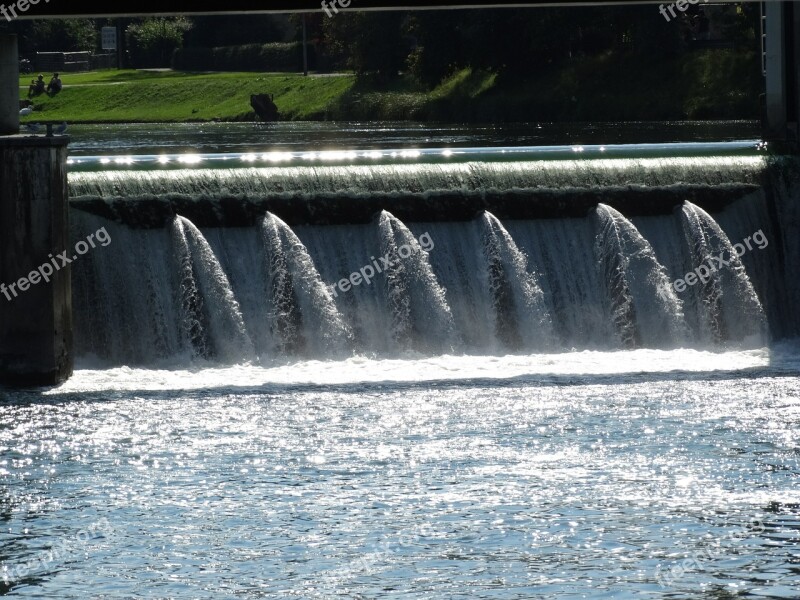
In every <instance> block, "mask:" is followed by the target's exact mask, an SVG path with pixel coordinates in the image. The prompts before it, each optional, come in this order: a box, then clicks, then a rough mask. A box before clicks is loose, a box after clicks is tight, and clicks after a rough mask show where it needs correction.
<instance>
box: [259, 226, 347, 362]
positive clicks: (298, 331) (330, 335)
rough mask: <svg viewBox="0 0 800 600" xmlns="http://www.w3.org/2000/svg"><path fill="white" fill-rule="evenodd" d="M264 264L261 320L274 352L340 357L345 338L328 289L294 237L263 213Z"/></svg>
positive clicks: (297, 239)
mask: <svg viewBox="0 0 800 600" xmlns="http://www.w3.org/2000/svg"><path fill="white" fill-rule="evenodd" d="M261 231H262V235H263V240H264V246H265V256H266V263H267V297H268V303H269V305H271V307H272V309H271V311H270V313H269V314H268V315H267V320H268V322H269V325H270V327H271V329H272V331H273V333H274V337H275V339H277V340H278V344H277V348H276V350H279V351H283V352H292V351H294V352H298V351H300V350H301V349H306V350H308V353H309V354H310V355H312V356H319V355H332V356H335V355H340V354H342V353H343V352H345V351H346V350H347V348H348V340H349V338H350V337H351V334H350V331H349V328H348V326H347V324H346V323H345V322H344V320H343V319H342V316H341V315H340V314H339V311H338V309H337V308H336V304H335V303H334V301H333V298H332V296H331V293H330V291H329V290H328V288H327V287H326V286H325V284H324V283H323V281H322V278H321V277H320V275H319V272H318V271H317V268H316V267H315V266H314V261H313V260H312V259H311V256H309V254H308V250H307V249H306V247H305V246H304V245H303V242H301V241H300V238H298V237H297V235H295V233H294V232H293V231H292V230H291V229H290V228H289V226H288V225H286V223H284V222H283V221H281V220H280V219H279V218H278V217H276V216H275V215H273V214H271V213H267V214H266V215H265V216H264V219H263V221H262V223H261Z"/></svg>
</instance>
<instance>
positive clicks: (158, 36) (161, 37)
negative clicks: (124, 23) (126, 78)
mask: <svg viewBox="0 0 800 600" xmlns="http://www.w3.org/2000/svg"><path fill="white" fill-rule="evenodd" d="M190 27H191V23H190V22H189V21H188V20H187V19H185V18H183V17H178V18H173V19H163V18H155V19H144V20H143V21H141V22H139V23H135V24H133V25H130V26H129V27H128V29H127V30H126V31H125V37H126V40H127V45H128V52H129V53H130V61H131V65H132V66H133V67H134V68H146V67H151V68H152V67H169V66H170V61H171V60H172V53H173V52H174V51H175V50H176V49H177V48H181V47H183V35H184V33H185V32H186V31H187V30H188V29H189V28H190Z"/></svg>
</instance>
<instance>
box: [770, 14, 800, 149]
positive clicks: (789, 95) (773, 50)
mask: <svg viewBox="0 0 800 600" xmlns="http://www.w3.org/2000/svg"><path fill="white" fill-rule="evenodd" d="M764 11H765V13H764V14H765V24H764V33H765V35H766V43H765V56H764V65H765V69H766V106H765V113H766V114H765V117H766V123H765V131H764V137H765V138H766V139H768V140H774V141H778V142H788V143H789V144H791V145H792V146H793V147H794V149H795V150H797V144H798V134H799V133H800V131H798V120H799V119H798V114H800V78H799V77H798V68H799V67H800V2H777V1H776V2H765V3H764Z"/></svg>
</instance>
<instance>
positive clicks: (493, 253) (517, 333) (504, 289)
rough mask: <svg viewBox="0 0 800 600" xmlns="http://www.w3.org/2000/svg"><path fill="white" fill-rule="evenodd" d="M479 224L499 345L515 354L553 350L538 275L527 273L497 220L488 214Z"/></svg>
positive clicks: (549, 324) (526, 266)
mask: <svg viewBox="0 0 800 600" xmlns="http://www.w3.org/2000/svg"><path fill="white" fill-rule="evenodd" d="M478 223H479V225H480V229H481V241H482V245H481V246H482V251H483V256H484V259H485V261H486V269H485V281H486V284H485V285H486V289H487V292H488V294H489V297H490V301H491V303H492V305H493V306H494V311H493V316H494V321H495V332H496V335H497V339H498V341H499V342H500V344H501V345H502V346H503V347H505V348H507V349H509V350H513V351H519V350H522V349H523V348H538V349H547V348H550V347H552V345H553V327H552V322H551V320H550V315H549V313H548V311H547V307H546V305H545V301H544V294H543V293H542V289H541V287H540V286H539V283H538V281H537V279H536V275H535V273H534V272H532V271H530V270H529V269H528V264H527V258H526V256H525V255H524V254H523V253H522V252H520V251H519V249H518V248H517V245H516V244H515V243H514V240H513V239H512V238H511V236H510V235H509V234H508V231H506V229H505V228H504V227H503V225H502V223H500V221H499V220H498V219H497V217H495V216H494V215H492V214H491V213H488V212H485V213H483V214H482V215H481V216H480V217H479V219H478Z"/></svg>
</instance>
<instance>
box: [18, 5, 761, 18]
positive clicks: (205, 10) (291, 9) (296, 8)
mask: <svg viewBox="0 0 800 600" xmlns="http://www.w3.org/2000/svg"><path fill="white" fill-rule="evenodd" d="M671 1H673V0H668V1H666V2H665V1H664V0H595V1H590V0H560V1H559V0H525V1H520V2H514V1H513V0H512V1H509V0H500V1H497V2H493V1H492V0H455V1H449V2H448V1H437V0H434V1H433V2H429V1H427V0H352V2H351V4H350V5H349V6H348V7H347V10H356V11H362V10H365V11H373V10H439V9H469V8H523V7H564V6H602V5H608V6H611V5H634V4H662V3H666V4H669V3H670V2H671ZM681 1H688V0H681ZM700 1H701V0H697V1H695V2H691V3H692V4H697V3H698V2H700ZM702 1H703V2H707V1H708V0H702ZM745 1H755V0H745ZM723 2H728V3H731V2H730V0H723ZM717 3H720V2H717ZM198 4H199V3H198V2H187V1H185V0H182V1H179V2H165V1H164V0H136V2H135V3H134V2H126V3H118V4H116V5H115V4H114V3H98V2H97V1H96V0H69V1H67V0H59V1H53V2H48V3H47V4H44V3H42V2H41V0H39V3H38V4H37V5H35V6H33V5H32V6H31V7H30V8H29V10H28V11H27V12H26V13H24V14H20V18H26V19H41V18H65V17H123V16H130V17H133V16H153V15H156V16H157V15H179V14H180V15H215V14H218V15H224V14H242V13H303V12H318V11H320V9H321V0H228V1H226V2H224V3H219V4H218V5H217V6H216V7H213V6H212V7H209V6H208V5H206V6H198Z"/></svg>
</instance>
